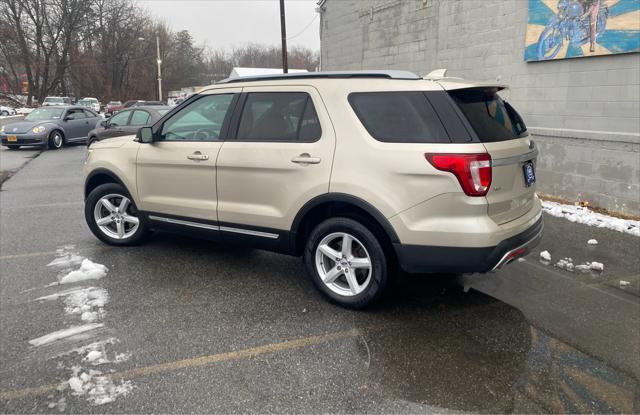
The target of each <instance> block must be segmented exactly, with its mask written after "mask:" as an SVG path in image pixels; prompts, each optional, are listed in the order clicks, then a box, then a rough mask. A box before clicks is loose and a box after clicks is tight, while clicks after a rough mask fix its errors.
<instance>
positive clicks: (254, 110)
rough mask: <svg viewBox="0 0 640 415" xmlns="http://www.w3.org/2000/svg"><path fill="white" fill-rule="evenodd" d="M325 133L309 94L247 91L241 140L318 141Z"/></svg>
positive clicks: (239, 131) (240, 133)
mask: <svg viewBox="0 0 640 415" xmlns="http://www.w3.org/2000/svg"><path fill="white" fill-rule="evenodd" d="M321 135H322V129H321V128H320V121H319V120H318V115H317V113H316V110H315V107H314V105H313V101H312V100H311V97H310V96H309V94H307V93H305V92H256V93H249V94H247V99H246V101H245V104H244V108H243V110H242V116H241V118H240V125H239V127H238V134H237V137H238V139H239V140H247V141H315V140H317V139H319V138H320V136H321Z"/></svg>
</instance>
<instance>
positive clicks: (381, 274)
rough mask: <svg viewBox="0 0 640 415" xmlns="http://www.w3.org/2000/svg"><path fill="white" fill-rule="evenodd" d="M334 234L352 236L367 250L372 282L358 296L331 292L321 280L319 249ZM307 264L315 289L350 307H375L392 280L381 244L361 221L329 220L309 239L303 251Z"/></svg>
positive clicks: (337, 302)
mask: <svg viewBox="0 0 640 415" xmlns="http://www.w3.org/2000/svg"><path fill="white" fill-rule="evenodd" d="M334 233H347V234H349V235H351V236H353V237H354V238H356V239H357V242H359V243H360V244H361V245H362V246H363V247H364V249H366V252H367V253H368V255H369V257H370V258H369V259H370V264H371V267H370V269H371V274H370V280H369V282H368V285H366V287H365V288H364V289H363V291H362V292H360V293H358V294H355V295H349V296H346V295H340V294H338V293H336V292H334V291H332V290H331V289H330V288H329V287H328V286H327V285H326V284H325V283H324V282H323V281H322V278H321V277H320V274H319V272H318V267H321V265H318V263H317V261H316V249H317V247H318V245H319V244H320V242H321V241H322V240H323V239H324V238H325V237H330V236H331V235H332V234H334ZM304 263H305V267H306V269H307V273H308V274H309V277H310V278H311V280H312V281H313V283H314V284H315V286H316V288H317V289H318V290H319V291H320V292H322V293H323V294H324V295H325V296H326V297H327V298H328V299H329V300H330V301H331V302H333V303H336V304H338V305H341V306H343V307H347V308H352V309H363V308H366V307H370V306H371V305H373V304H375V303H376V302H377V301H378V300H379V299H380V298H381V296H382V294H383V293H384V291H385V288H386V287H387V284H388V281H389V269H388V261H387V256H386V254H385V251H384V249H383V247H382V245H381V244H380V242H379V241H378V239H377V238H376V237H375V235H374V234H373V233H372V232H371V231H370V230H369V229H367V228H366V227H365V226H364V225H362V224H361V223H360V222H357V221H355V220H353V219H349V218H342V217H338V218H332V219H327V220H325V221H324V222H322V223H320V224H319V225H317V226H316V227H315V228H314V229H313V230H312V231H311V233H310V234H309V237H308V239H307V242H306V246H305V249H304ZM337 265H338V264H337V263H336V266H337ZM343 275H344V274H343ZM361 277H362V274H361ZM339 278H343V277H342V276H341V277H339ZM336 281H338V279H336Z"/></svg>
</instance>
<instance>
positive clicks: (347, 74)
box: [218, 70, 422, 84]
mask: <svg viewBox="0 0 640 415" xmlns="http://www.w3.org/2000/svg"><path fill="white" fill-rule="evenodd" d="M320 78H384V79H405V80H420V79H422V78H421V77H419V76H418V75H416V74H414V73H413V72H408V71H396V70H390V71H384V70H372V71H327V72H300V73H286V74H275V75H256V76H243V77H239V78H227V79H223V80H222V81H219V82H218V83H219V84H229V83H235V82H251V81H277V80H283V79H320Z"/></svg>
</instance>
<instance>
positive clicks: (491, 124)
mask: <svg viewBox="0 0 640 415" xmlns="http://www.w3.org/2000/svg"><path fill="white" fill-rule="evenodd" d="M497 92H498V91H497V89H496V88H464V89H455V90H452V91H449V95H451V97H452V98H453V100H454V101H455V102H456V104H458V107H459V108H460V109H461V110H462V112H463V113H464V115H465V116H466V118H467V120H468V121H469V123H470V124H471V126H472V127H473V129H474V131H475V132H476V134H477V135H478V138H479V139H480V141H482V142H495V141H505V140H511V139H514V138H520V137H523V136H525V135H526V132H527V127H526V126H525V125H524V121H522V118H521V117H520V115H519V114H518V113H517V112H516V110H515V109H514V108H513V107H512V106H511V105H510V104H509V103H508V102H506V101H504V100H503V99H502V98H501V97H500V95H498V93H497Z"/></svg>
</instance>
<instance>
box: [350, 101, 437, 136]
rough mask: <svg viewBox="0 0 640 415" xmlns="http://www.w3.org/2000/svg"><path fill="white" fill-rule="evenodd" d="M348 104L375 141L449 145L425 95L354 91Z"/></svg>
mask: <svg viewBox="0 0 640 415" xmlns="http://www.w3.org/2000/svg"><path fill="white" fill-rule="evenodd" d="M349 103H350V104H351V107H352V108H353V110H354V111H355V113H356V115H357V116H358V118H359V119H360V122H362V125H364V127H365V128H366V129H367V131H368V132H369V134H370V135H371V136H372V137H373V138H375V139H376V140H378V141H383V142H388V143H449V142H450V141H449V136H448V135H447V132H446V131H445V129H444V127H443V126H442V123H441V122H440V119H439V118H438V115H437V114H436V112H435V111H434V109H433V107H432V106H431V103H430V102H429V100H428V99H427V97H426V96H425V94H424V92H420V91H402V92H400V91H399V92H357V93H352V94H349Z"/></svg>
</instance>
